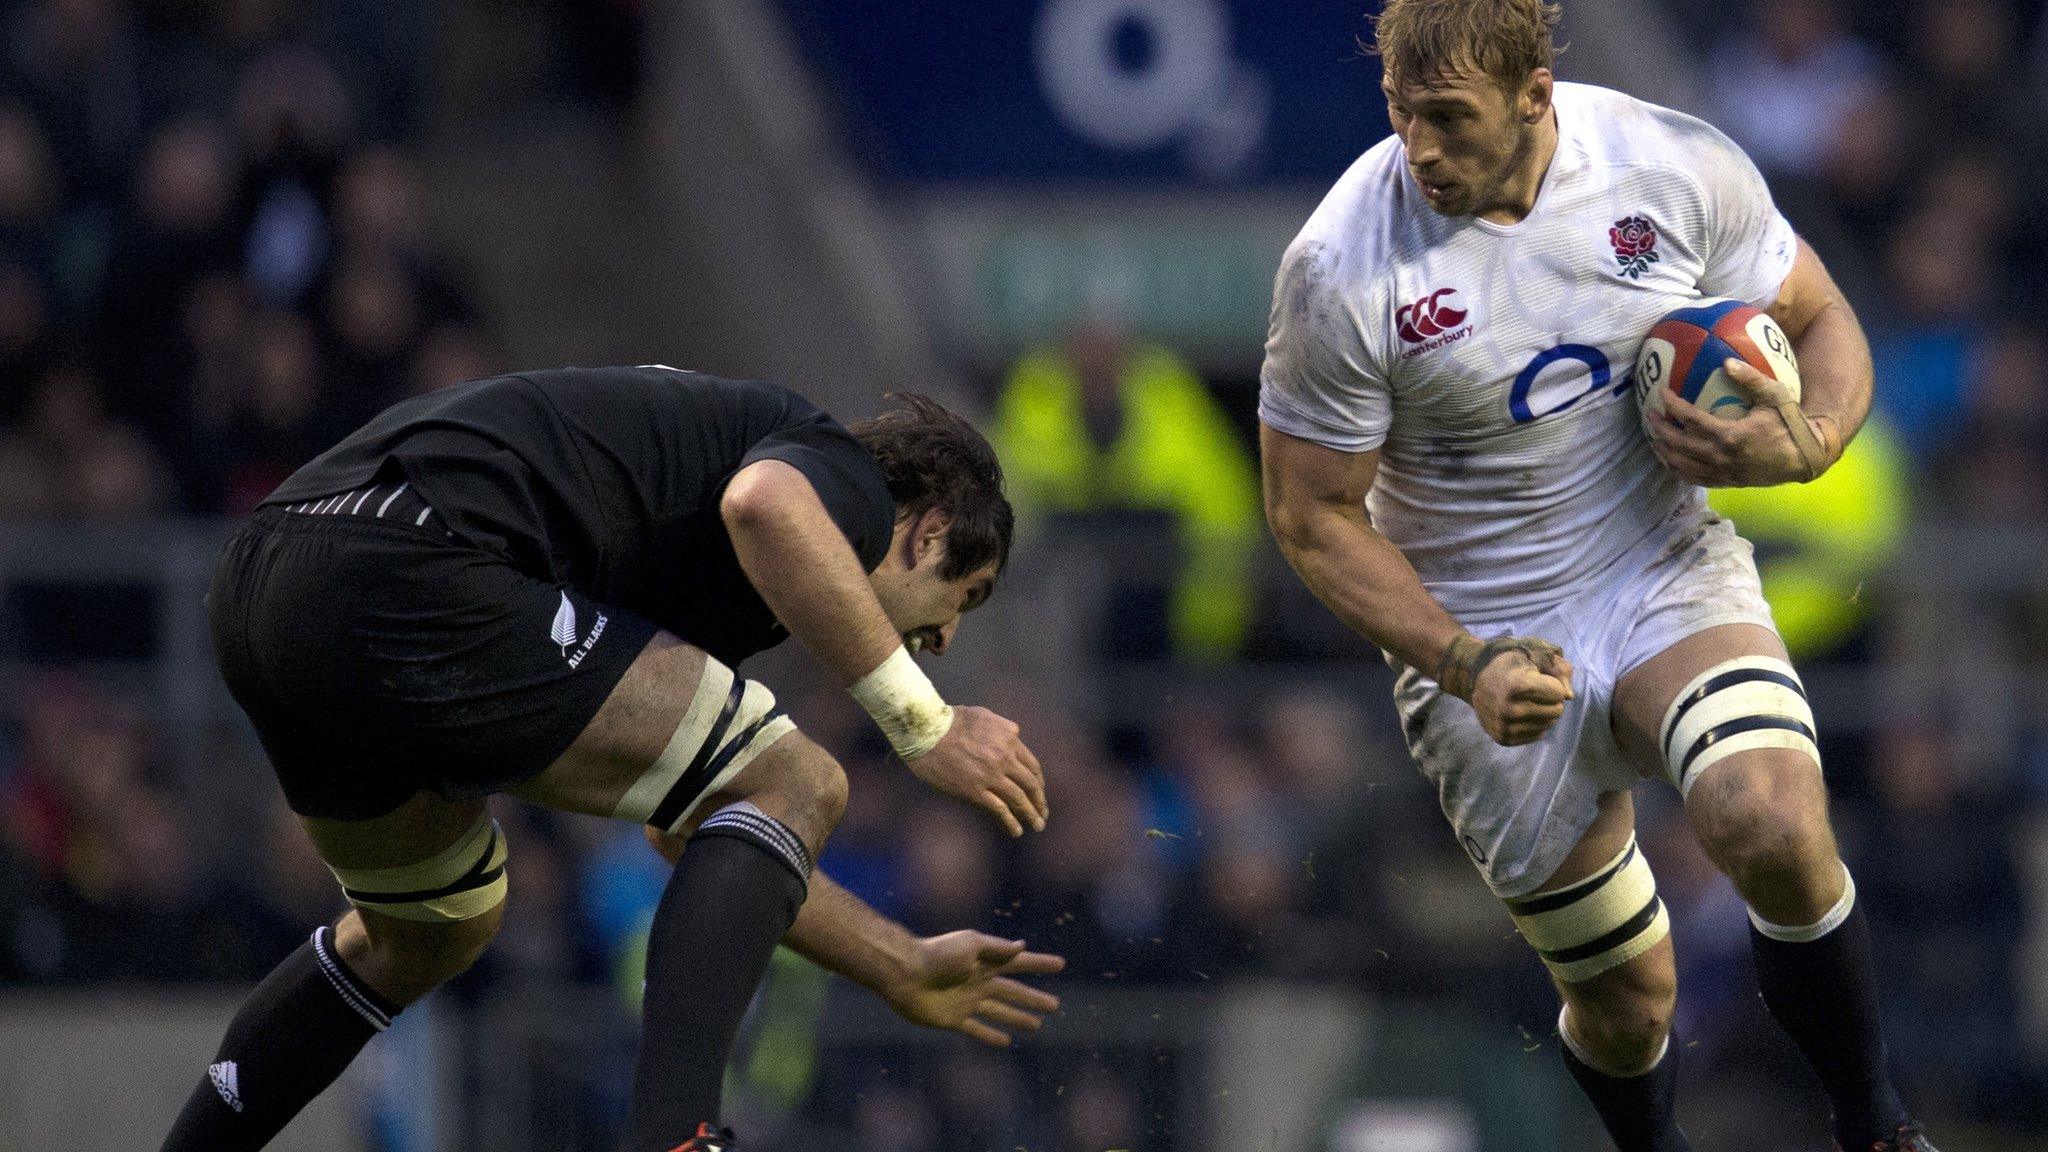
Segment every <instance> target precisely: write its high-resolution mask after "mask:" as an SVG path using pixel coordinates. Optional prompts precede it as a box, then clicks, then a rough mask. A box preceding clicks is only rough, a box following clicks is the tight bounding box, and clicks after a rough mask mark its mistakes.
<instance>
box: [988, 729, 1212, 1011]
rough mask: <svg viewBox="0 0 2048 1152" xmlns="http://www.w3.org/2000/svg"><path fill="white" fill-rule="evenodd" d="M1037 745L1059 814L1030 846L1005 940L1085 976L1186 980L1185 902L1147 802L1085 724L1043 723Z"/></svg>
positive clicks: (1191, 927) (1191, 929) (1187, 927)
mask: <svg viewBox="0 0 2048 1152" xmlns="http://www.w3.org/2000/svg"><path fill="white" fill-rule="evenodd" d="M1030 731H1031V732H1032V747H1033V750H1034V751H1035V752H1037V754H1038V756H1039V758H1040V760H1041V761H1042V762H1043V763H1044V764H1046V765H1047V777H1046V787H1047V791H1048V793H1050V794H1052V795H1056V796H1058V797H1059V798H1060V799H1059V811H1060V815H1059V817H1058V818H1057V819H1055V820H1053V821H1052V822H1051V823H1050V824H1048V825H1047V826H1046V830H1045V831H1044V832H1042V833H1039V834H1038V835H1036V836H1033V837H1031V838H1030V839H1029V840H1028V841H1027V842H1026V843H1025V845H1024V849H1023V857H1022V868H1021V870H1020V872H1019V874H1018V876H1017V877H1016V878H1015V882H1016V888H1015V891H1014V893H1013V896H1012V899H1013V900H1014V901H1015V902H1014V903H1006V904H1005V906H1004V907H1005V910H1014V911H1015V912H1016V918H1015V921H1014V925H1015V926H1014V927H1011V924H1012V923H1013V922H1012V921H1011V920H1008V919H1002V920H999V923H1001V924H1002V925H1003V926H1004V928H1003V931H1004V934H1005V935H1012V936H1022V937H1023V938H1024V939H1026V940H1029V941H1031V942H1032V945H1033V947H1036V948H1041V949H1043V950H1046V951H1050V952H1058V953H1061V954H1062V955H1064V956H1066V957H1067V970H1068V971H1069V972H1070V973H1073V974H1075V975H1077V976H1080V977H1082V978H1087V979H1100V978H1107V979H1113V980H1125V981H1128V980H1184V979H1186V978H1187V975H1188V969H1189V967H1190V965H1189V964H1188V962H1187V960H1186V957H1185V948H1184V947H1183V945H1184V943H1185V942H1184V941H1182V940H1180V939H1179V938H1178V937H1177V934H1178V933H1180V932H1183V931H1187V932H1195V931H1196V930H1197V925H1195V924H1188V923H1184V921H1185V920H1187V919H1188V918H1187V917H1184V916H1179V915H1176V912H1177V906H1178V904H1179V902H1180V901H1181V900H1182V899H1183V897H1184V892H1183V889H1182V887H1181V886H1180V885H1179V884H1177V883H1176V881H1175V878H1174V877H1173V876H1172V875H1171V874H1170V873H1169V871H1168V870H1167V868H1166V866H1165V862H1164V860H1163V858H1162V853H1161V852H1160V851H1159V850H1158V849H1157V847H1156V846H1155V845H1156V844H1157V841H1158V839H1159V837H1158V836H1157V835H1154V834H1149V833H1148V830H1147V828H1146V826H1145V823H1144V812H1145V806H1144V795H1143V793H1142V791H1141V790H1140V789H1139V787H1138V786H1137V784H1136V782H1135V781H1134V780H1133V779H1132V778H1131V776H1130V774H1129V773H1128V772H1126V771H1124V770H1123V769H1122V768H1120V767H1118V766H1117V765H1115V764H1113V763H1110V762H1109V761H1108V760H1107V758H1106V756H1105V752H1104V749H1103V748H1102V746H1101V744H1100V735H1099V734H1097V733H1094V732H1093V731H1092V730H1090V729H1088V728H1086V727H1080V726H1074V725H1072V724H1071V723H1069V724H1065V725H1059V724H1056V725H1052V726H1047V725H1044V724H1040V725H1038V726H1036V727H1033V728H1032V729H1030Z"/></svg>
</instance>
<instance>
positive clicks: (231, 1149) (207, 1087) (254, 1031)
mask: <svg viewBox="0 0 2048 1152" xmlns="http://www.w3.org/2000/svg"><path fill="white" fill-rule="evenodd" d="M397 1014H398V1007H397V1006H396V1005H394V1004H392V1003H391V1002H390V1001H388V1000H386V999H384V997H382V996H380V995H378V994H377V991H376V989H374V988H371V987H370V986H369V985H367V984H365V983H363V982H362V980H361V979H360V978H359V977H357V976H356V974H355V973H353V972H351V971H349V968H348V965H347V963H346V962H344V961H343V960H342V958H341V956H340V955H339V953H337V952H336V951H335V948H334V933H333V931H332V930H331V929H329V928H326V927H324V926H323V927H321V928H320V929H318V930H317V931H315V932H314V933H313V938H312V939H311V940H308V941H307V942H306V943H304V944H302V945H300V946H299V948H298V950H297V951H295V952H293V953H292V954H291V955H290V956H287V957H285V959H284V962H283V963H281V964H279V965H278V966H277V967H276V968H274V969H272V970H271V972H270V975H269V976H266V977H264V979H263V983H261V984H259V985H257V987H256V990H255V991H254V992H252V993H250V994H249V998H248V999H247V1000H245V1001H243V1002H242V1007H241V1010H240V1011H238V1012H236V1013H235V1018H234V1021H233V1022H232V1023H230V1024H229V1025H228V1031H227V1036H226V1037H225V1038H223V1039H222V1040H221V1044H220V1050H219V1051H218V1052H217V1053H216V1054H215V1055H214V1063H213V1064H212V1065H211V1066H210V1067H208V1069H207V1071H206V1075H205V1076H203V1077H201V1078H200V1080H199V1084H198V1086H197V1087H195V1088H194V1089H193V1090H192V1094H191V1096H189V1097H188V1098H187V1099H186V1101H185V1107H184V1109H183V1110H182V1111H180V1112H179V1113H178V1119H177V1122H176V1123H174V1124H173V1125H172V1127H171V1134H170V1135H169V1136H168V1137H167V1138H166V1139H165V1141H164V1145H163V1152H202V1150H204V1152H253V1150H254V1149H258V1148H261V1147H263V1146H264V1145H265V1144H268V1143H269V1142H270V1140H271V1138H272V1137H274V1136H276V1135H277V1134H278V1132H280V1131H282V1130H283V1128H284V1126H285V1125H286V1124H288V1123H290V1122H291V1119H292V1117H294V1116H296V1115H298V1114H299V1111H300V1110H301V1109H303V1108H304V1107H305V1106H306V1105H307V1104H309V1103H311V1102H312V1100H313V1098H314V1097H315V1096H318V1095H319V1094H320V1093H321V1092H323V1091H325V1090H326V1088H327V1086H328V1085H329V1084H332V1083H334V1080H335V1078H336V1077H338V1076H340V1075H341V1073H342V1070H343V1069H345V1068H347V1067H348V1066H349V1062H350V1061H352V1060H354V1059H355V1057H356V1053H358V1052H360V1051H362V1049H363V1045H365V1044H367V1043H369V1042H370V1037H372V1036H375V1035H376V1034H377V1033H379V1032H382V1031H383V1030H384V1029H386V1028H388V1027H390V1026H391V1018H392V1017H393V1016H395V1015H397Z"/></svg>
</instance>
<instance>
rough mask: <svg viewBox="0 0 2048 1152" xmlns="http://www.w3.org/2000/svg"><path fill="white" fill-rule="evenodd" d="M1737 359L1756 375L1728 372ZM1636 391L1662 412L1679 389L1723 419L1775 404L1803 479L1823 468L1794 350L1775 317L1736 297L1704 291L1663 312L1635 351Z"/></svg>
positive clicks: (1647, 407)
mask: <svg viewBox="0 0 2048 1152" xmlns="http://www.w3.org/2000/svg"><path fill="white" fill-rule="evenodd" d="M1731 360H1734V361H1739V362H1740V363H1742V364H1747V365H1748V366H1749V367H1751V368H1753V369H1755V375H1753V376H1750V377H1749V378H1748V379H1744V378H1743V377H1744V376H1745V375H1748V374H1746V373H1738V372H1731V371H1729V368H1728V362H1729V361H1731ZM1635 384H1636V398H1637V400H1639V401H1640V402H1641V404H1642V407H1643V411H1644V412H1645V413H1646V414H1647V413H1650V412H1659V413H1667V414H1668V412H1669V409H1670V407H1671V405H1670V403H1669V401H1670V399H1671V398H1672V397H1674V396H1675V397H1678V398H1680V399H1682V400H1684V401H1686V402H1687V403H1689V404H1692V405H1694V406H1695V407H1698V408H1701V409H1704V410H1705V411H1706V412H1708V413H1710V414H1712V415H1714V416H1716V417H1719V418H1721V419H1723V420H1740V419H1741V418H1743V417H1744V416H1747V415H1749V413H1750V411H1751V409H1753V408H1756V407H1768V408H1773V409H1775V410H1776V411H1777V413H1778V415H1779V416H1780V418H1782V419H1783V421H1784V423H1785V430H1786V431H1787V432H1788V433H1790V435H1791V437H1792V443H1793V446H1794V447H1795V448H1797V449H1798V451H1799V458H1800V461H1801V463H1802V464H1803V466H1804V468H1805V470H1806V473H1807V477H1806V478H1807V479H1809V480H1810V479H1812V478H1813V477H1815V476H1818V475H1820V473H1821V472H1822V471H1823V470H1824V469H1826V467H1827V464H1828V460H1829V455H1830V454H1829V452H1828V450H1827V448H1826V446H1825V445H1823V444H1822V443H1821V442H1820V439H1819V437H1818V436H1816V435H1815V434H1814V430H1813V429H1812V427H1811V426H1810V425H1809V424H1808V422H1807V419H1806V414H1805V413H1804V412H1803V411H1802V410H1801V409H1800V407H1799V397H1800V387H1799V358H1798V356H1797V355H1796V354H1795V353H1794V352H1793V350H1792V341H1791V340H1790V339H1788V338H1787V337H1786V335H1785V330H1784V329H1782V328H1780V327H1778V322H1777V321H1775V320H1773V319H1771V318H1770V316H1768V315H1766V314H1765V313H1764V312H1763V311H1761V310H1760V309H1757V308H1753V307H1751V306H1749V305H1747V304H1744V303H1743V302H1742V301H1740V300H1728V299H1718V298H1716V299H1706V300H1701V301H1698V302H1697V303H1694V304H1688V305H1687V306H1685V307H1683V308H1679V309H1677V310H1675V311H1673V312H1671V313H1669V314H1667V315H1666V316H1665V317H1664V318H1663V319H1662V320H1659V321H1657V323H1656V324H1655V325H1654V326H1652V327H1651V329H1650V332H1649V335H1647V336H1645V337H1644V338H1643V345H1642V348H1641V349H1640V350H1639V351H1638V352H1637V353H1636V369H1635Z"/></svg>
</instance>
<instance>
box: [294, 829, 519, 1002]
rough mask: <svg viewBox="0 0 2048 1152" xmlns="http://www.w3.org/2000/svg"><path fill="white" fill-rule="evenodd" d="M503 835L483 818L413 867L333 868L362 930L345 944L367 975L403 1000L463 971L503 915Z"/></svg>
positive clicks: (486, 942) (395, 996) (371, 980)
mask: <svg viewBox="0 0 2048 1152" xmlns="http://www.w3.org/2000/svg"><path fill="white" fill-rule="evenodd" d="M505 861H506V847H505V837H504V833H503V832H502V831H501V830H500V829H499V827H498V823H497V821H495V820H492V819H491V818H490V816H489V815H487V814H480V815H479V816H478V818H477V822H476V824H475V825H473V826H472V827H471V828H470V830H469V831H468V832H467V833H466V834H464V836H463V837H462V838H461V839H460V840H458V841H456V843H454V844H453V845H451V846H450V847H448V848H447V849H444V850H443V851H441V852H439V853H436V854H435V855H434V856H433V857H431V858H429V859H427V860H423V861H421V862H419V863H417V864H407V865H402V866H398V867H392V868H333V869H332V871H333V872H334V875H335V878H336V879H338V880H340V881H341V887H342V892H343V894H344V895H346V896H347V897H348V900H349V903H351V904H353V905H355V907H356V910H357V911H358V912H359V913H360V914H361V916H362V918H363V922H364V925H365V928H366V936H365V938H363V939H362V940H360V941H357V940H355V939H354V938H353V937H351V938H350V940H349V941H348V942H347V945H346V946H347V950H348V951H349V952H350V953H351V956H350V959H351V960H352V961H354V962H356V963H359V964H360V965H361V966H362V972H363V975H364V978H365V979H367V980H369V981H370V983H371V984H372V985H373V986H375V987H376V988H378V990H379V991H382V992H384V993H386V994H387V995H390V996H391V997H392V998H393V999H396V1000H398V1001H399V1002H400V1003H406V1002H408V1001H410V1000H412V999H415V998H417V997H418V996H421V995H424V994H425V993H426V992H427V991H428V990H430V989H432V988H433V987H435V986H436V985H438V984H440V983H441V982H442V981H445V980H447V979H449V978H451V977H453V976H455V975H457V974H459V973H460V972H462V971H463V970H464V969H466V968H468V967H469V966H470V965H471V964H472V963H474V962H475V961H476V958H477V957H478V956H481V955H482V954H483V951H484V949H485V948H487V947H489V946H490V942H491V939H492V938H493V937H494V936H496V935H497V931H498V924H499V921H500V920H501V919H502V918H503V916H504V906H505V897H506V893H507V891H508V886H507V883H506V879H505Z"/></svg>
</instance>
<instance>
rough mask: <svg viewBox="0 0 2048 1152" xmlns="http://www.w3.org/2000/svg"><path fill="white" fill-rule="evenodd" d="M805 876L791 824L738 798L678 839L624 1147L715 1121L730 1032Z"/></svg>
mask: <svg viewBox="0 0 2048 1152" xmlns="http://www.w3.org/2000/svg"><path fill="white" fill-rule="evenodd" d="M810 874H811V853H810V850H809V849H808V848H806V847H805V846H804V843H803V840H802V839H801V838H800V837H798V836H797V834H796V832H795V831H794V830H792V829H791V828H790V827H789V826H787V825H785V824H783V823H782V822H781V821H779V820H777V819H775V818H774V817H772V816H769V815H767V814H766V813H764V812H762V811H761V810H760V809H759V808H757V807H755V806H754V805H752V804H749V803H746V802H744V801H742V802H740V803H737V804H731V805H728V806H726V807H724V808H721V809H719V810H718V811H717V812H715V813H713V814H712V815H711V817H710V818H709V819H707V820H705V821H704V823H703V824H701V825H699V826H698V828H697V831H696V834H695V835H693V836H691V837H690V840H689V843H688V844H687V845H685V846H684V848H683V854H682V856H681V857H679V858H678V859H677V860H676V868H675V872H674V873H673V874H672V875H671V876H670V877H669V881H668V887H667V888H666V889H665V890H663V892H662V894H661V903H660V904H659V905H657V906H656V908H655V911H654V925H653V927H652V929H650V931H649V933H648V941H647V994H646V999H645V1001H644V1010H643V1015H642V1019H641V1036H640V1057H639V1063H638V1066H637V1068H636V1069H635V1071H634V1077H633V1110H632V1114H631V1116H630V1118H629V1119H628V1121H627V1139H626V1144H625V1147H626V1148H627V1149H629V1150H630V1152H669V1150H670V1149H673V1148H675V1147H676V1145H678V1144H681V1143H682V1142H683V1141H685V1140H687V1139H689V1138H690V1135H691V1134H692V1133H694V1132H695V1131H696V1130H697V1126H698V1125H699V1124H702V1123H706V1122H709V1123H710V1124H712V1125H713V1126H714V1127H715V1126H717V1124H718V1109H719V1095H720V1089H721V1088H723V1086H724V1083H725V1064H726V1058H727V1056H728V1055H729V1054H730V1052H731V1050H732V1043H733V1037H734V1036H735V1035H737V1034H738V1032H739V1027H740V1019H741V1017H743V1016H744V1015H745V1014H746V1011H747V1005H748V1004H749V1003H750V1002H751V1001H752V1000H753V998H754V988H755V986H756V985H758V984H759V983H760V982H761V976H762V973H764V972H766V971H767V969H768V959H769V957H770V956H772V955H773V954H774V952H775V945H776V942H777V941H779V940H781V939H782V934H783V933H784V932H787V931H789V926H790V925H791V924H793V923H795V922H796V914H797V911H798V909H800V908H802V907H803V903H804V898H805V896H806V895H807V893H808V891H809V886H810Z"/></svg>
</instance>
